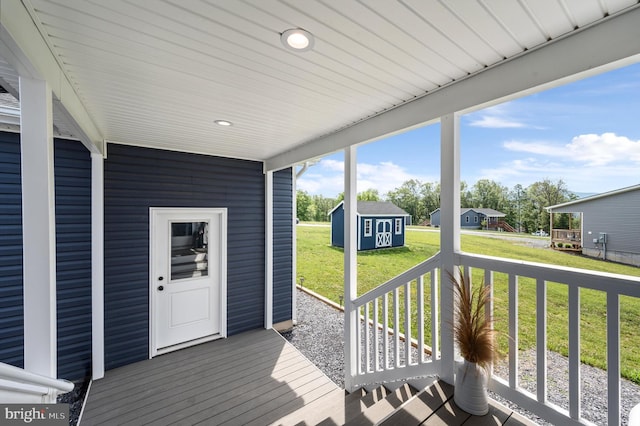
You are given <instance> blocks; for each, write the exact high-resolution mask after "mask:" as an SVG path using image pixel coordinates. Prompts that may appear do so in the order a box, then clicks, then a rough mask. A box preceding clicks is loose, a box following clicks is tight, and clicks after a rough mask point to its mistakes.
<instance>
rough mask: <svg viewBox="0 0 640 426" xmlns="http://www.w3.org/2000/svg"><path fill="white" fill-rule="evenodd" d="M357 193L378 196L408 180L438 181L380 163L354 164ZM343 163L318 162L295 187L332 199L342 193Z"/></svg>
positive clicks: (386, 162)
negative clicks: (363, 192)
mask: <svg viewBox="0 0 640 426" xmlns="http://www.w3.org/2000/svg"><path fill="white" fill-rule="evenodd" d="M357 174H358V178H357V179H358V182H357V191H358V192H362V191H365V190H367V189H376V190H377V191H378V193H379V194H380V196H384V195H385V194H386V193H387V192H389V191H391V190H393V189H396V188H398V187H399V186H401V185H402V184H403V183H404V182H406V181H408V180H410V179H418V180H420V181H421V182H433V181H436V180H439V176H418V175H414V174H411V173H409V172H408V171H407V170H406V169H404V168H403V167H401V166H399V165H397V164H395V163H393V162H390V161H382V162H380V163H377V164H369V163H358V169H357ZM343 175H344V162H343V161H337V160H331V159H328V160H322V161H320V162H319V163H318V164H316V165H315V166H313V167H311V168H310V169H309V171H308V172H307V173H305V174H304V175H302V176H301V177H300V179H298V181H297V188H298V189H300V190H303V191H306V192H308V193H310V194H322V195H324V196H326V197H335V196H336V195H338V194H339V193H341V192H343V190H344V177H343Z"/></svg>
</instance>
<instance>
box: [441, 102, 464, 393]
mask: <svg viewBox="0 0 640 426" xmlns="http://www.w3.org/2000/svg"><path fill="white" fill-rule="evenodd" d="M459 252H460V117H459V116H458V114H457V113H453V114H449V115H446V116H444V117H442V118H441V119H440V255H441V259H442V264H441V266H442V288H441V303H442V304H441V311H440V312H441V316H442V335H441V340H442V347H441V354H442V362H441V366H442V367H441V372H440V377H441V379H442V380H444V381H445V382H447V383H450V384H453V382H454V376H453V374H454V366H455V349H454V343H453V329H452V327H451V324H453V306H454V298H453V286H452V285H451V283H450V281H449V276H448V273H447V272H451V273H453V274H457V269H456V263H457V262H456V253H459Z"/></svg>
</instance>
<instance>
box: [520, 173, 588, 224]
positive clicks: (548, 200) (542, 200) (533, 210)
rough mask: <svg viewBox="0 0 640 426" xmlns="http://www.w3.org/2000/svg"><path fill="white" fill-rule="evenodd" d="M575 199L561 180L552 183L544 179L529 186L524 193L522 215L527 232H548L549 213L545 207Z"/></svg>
mask: <svg viewBox="0 0 640 426" xmlns="http://www.w3.org/2000/svg"><path fill="white" fill-rule="evenodd" d="M576 198H577V197H576V195H575V194H573V193H572V192H571V191H569V189H568V188H567V185H566V184H565V183H564V181H563V180H562V179H559V180H558V181H557V182H552V181H551V180H550V179H548V178H546V179H544V180H542V181H540V182H535V183H532V184H531V185H529V187H528V188H527V191H526V201H525V203H524V206H525V212H524V214H523V222H524V226H525V227H526V229H527V232H531V231H535V230H537V229H543V230H545V231H547V232H549V228H550V227H549V213H548V212H547V210H546V209H545V207H549V206H553V205H556V204H560V203H564V202H567V201H570V200H574V199H576Z"/></svg>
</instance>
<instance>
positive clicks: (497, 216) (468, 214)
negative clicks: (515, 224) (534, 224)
mask: <svg viewBox="0 0 640 426" xmlns="http://www.w3.org/2000/svg"><path fill="white" fill-rule="evenodd" d="M429 216H430V217H431V226H436V227H439V226H440V209H439V208H437V209H435V210H434V211H433V212H431V213H430V214H429ZM505 216H506V214H504V213H502V212H499V211H497V210H494V209H484V208H461V209H460V227H461V228H467V229H481V228H482V227H483V224H482V222H483V221H485V220H486V224H485V229H492V230H494V231H496V230H498V229H503V230H505V231H508V232H515V229H513V228H512V227H511V226H509V224H508V223H506V222H505V221H504V219H503V218H504V217H505Z"/></svg>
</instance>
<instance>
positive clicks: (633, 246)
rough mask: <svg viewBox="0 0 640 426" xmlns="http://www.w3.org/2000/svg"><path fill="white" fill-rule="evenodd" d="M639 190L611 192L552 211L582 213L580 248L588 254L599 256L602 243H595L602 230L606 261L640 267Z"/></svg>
mask: <svg viewBox="0 0 640 426" xmlns="http://www.w3.org/2000/svg"><path fill="white" fill-rule="evenodd" d="M638 206H640V190H638V191H629V192H624V193H621V194H613V195H611V196H608V197H603V198H598V199H595V200H592V201H588V202H584V203H577V204H575V205H570V206H566V207H564V208H559V209H554V213H556V212H557V213H576V212H582V247H583V253H584V254H586V255H588V256H593V257H598V258H602V256H603V252H604V250H603V247H602V244H595V243H594V242H593V239H594V238H598V236H599V234H600V233H601V232H605V233H606V234H607V246H606V256H607V259H608V260H612V261H615V262H621V263H628V264H631V265H636V266H640V244H638V241H640V223H638Z"/></svg>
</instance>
